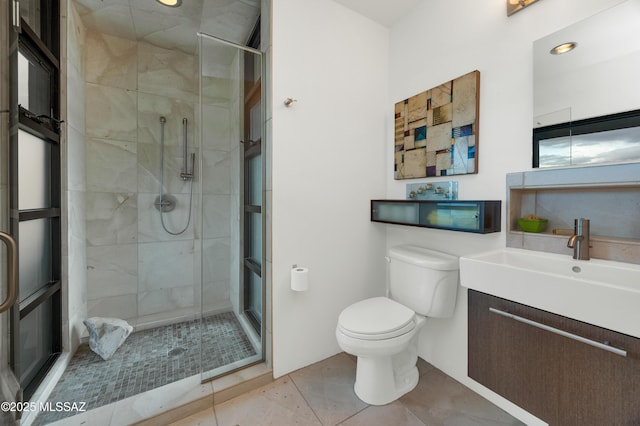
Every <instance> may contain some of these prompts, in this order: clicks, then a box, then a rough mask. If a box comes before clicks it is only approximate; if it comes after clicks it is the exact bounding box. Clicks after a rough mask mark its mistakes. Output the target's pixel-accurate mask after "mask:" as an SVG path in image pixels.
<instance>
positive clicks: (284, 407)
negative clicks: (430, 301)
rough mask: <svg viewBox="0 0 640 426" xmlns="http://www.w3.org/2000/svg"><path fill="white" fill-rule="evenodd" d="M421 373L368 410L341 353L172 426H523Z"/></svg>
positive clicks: (350, 362)
mask: <svg viewBox="0 0 640 426" xmlns="http://www.w3.org/2000/svg"><path fill="white" fill-rule="evenodd" d="M418 367H419V370H420V382H419V383H418V386H416V388H415V389H414V390H413V391H411V392H409V393H408V394H406V395H404V396H403V397H402V398H400V399H399V400H397V401H395V402H393V403H391V404H387V405H384V406H373V405H367V404H365V403H364V402H362V401H360V400H359V399H358V397H356V395H355V393H354V392H353V382H354V380H355V371H356V361H355V359H354V358H353V357H351V356H349V355H347V354H344V353H342V354H338V355H336V356H333V357H331V358H328V359H326V360H324V361H321V362H319V363H316V364H313V365H310V366H308V367H305V368H303V369H301V370H298V371H295V372H293V373H291V374H289V375H287V376H284V377H281V378H280V379H278V380H276V381H274V382H273V383H270V384H268V385H266V386H263V387H261V388H258V389H256V390H254V391H251V392H249V393H247V394H244V395H241V396H238V397H236V398H234V399H231V400H229V401H225V402H223V403H220V404H214V405H213V406H212V407H211V408H208V409H206V410H204V411H201V412H199V413H196V414H194V415H192V416H189V417H186V418H184V419H182V420H180V421H178V422H175V423H171V425H172V426H196V425H207V426H266V425H274V426H276V425H277V426H289V425H309V426H311V425H318V426H336V425H340V426H378V425H379V426H440V425H442V426H449V425H451V426H478V425H482V426H497V425H523V423H521V422H520V421H518V420H517V419H515V418H513V417H512V416H511V415H509V414H508V413H506V412H505V411H503V410H501V409H500V408H498V407H496V406H495V405H493V404H492V403H490V402H489V401H487V400H486V399H484V398H482V397H481V396H479V395H478V394H476V393H474V392H472V391H471V390H469V389H468V388H466V387H465V386H463V385H462V384H460V383H458V382H456V381H455V380H453V379H452V378H450V377H448V376H447V375H445V374H444V373H442V372H441V371H440V370H438V369H436V368H435V367H433V366H431V365H429V364H427V363H426V362H424V361H422V360H419V361H418ZM159 424H163V423H161V422H160V423H159Z"/></svg>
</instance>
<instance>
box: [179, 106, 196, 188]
mask: <svg viewBox="0 0 640 426" xmlns="http://www.w3.org/2000/svg"><path fill="white" fill-rule="evenodd" d="M187 123H188V122H187V118H186V117H185V118H183V119H182V171H181V172H180V177H181V178H182V180H184V181H187V180H191V179H193V168H194V165H195V161H196V153H195V152H192V153H191V171H190V172H189V169H188V166H187V157H188V156H189V155H188V153H187V148H188V147H187Z"/></svg>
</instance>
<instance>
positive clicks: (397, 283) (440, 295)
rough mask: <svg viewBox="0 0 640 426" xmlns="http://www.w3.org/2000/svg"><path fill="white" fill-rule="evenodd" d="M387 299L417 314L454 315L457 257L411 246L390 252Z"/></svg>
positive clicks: (456, 290)
mask: <svg viewBox="0 0 640 426" xmlns="http://www.w3.org/2000/svg"><path fill="white" fill-rule="evenodd" d="M389 259H390V262H389V270H390V276H389V292H390V294H389V297H390V298H391V299H393V300H395V301H397V302H399V303H402V304H403V305H405V306H407V307H409V308H411V309H413V311H415V312H416V313H417V314H420V315H424V316H428V317H436V318H445V317H449V316H451V315H453V309H454V307H455V304H456V293H457V292H458V265H459V259H458V256H454V255H451V254H448V253H442V252H439V251H436V250H431V249H427V248H424V247H418V246H413V245H402V246H397V247H392V248H391V249H389Z"/></svg>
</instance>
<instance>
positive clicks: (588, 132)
mask: <svg viewBox="0 0 640 426" xmlns="http://www.w3.org/2000/svg"><path fill="white" fill-rule="evenodd" d="M631 161H640V110H633V111H627V112H622V113H618V114H610V115H605V116H601V117H595V118H588V119H584V120H577V121H573V122H567V123H561V124H554V125H551V126H545V127H540V128H537V129H534V130H533V167H534V168H538V167H554V166H569V165H579V164H582V165H587V164H597V163H620V162H631Z"/></svg>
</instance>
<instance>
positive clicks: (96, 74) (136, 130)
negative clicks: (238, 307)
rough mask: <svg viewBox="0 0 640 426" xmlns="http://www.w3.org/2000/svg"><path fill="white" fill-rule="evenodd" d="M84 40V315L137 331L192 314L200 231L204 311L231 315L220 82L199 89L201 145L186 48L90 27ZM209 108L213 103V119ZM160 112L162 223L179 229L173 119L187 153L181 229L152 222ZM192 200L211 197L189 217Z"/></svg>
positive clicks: (193, 72) (195, 313) (227, 166)
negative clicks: (168, 201)
mask: <svg viewBox="0 0 640 426" xmlns="http://www.w3.org/2000/svg"><path fill="white" fill-rule="evenodd" d="M84 46H85V57H86V59H85V73H86V81H85V96H86V103H85V108H86V113H85V117H86V118H85V124H86V197H85V198H86V213H85V215H86V245H87V282H88V284H87V311H88V316H90V317H91V316H107V317H118V318H122V319H125V320H127V321H128V322H129V323H131V324H132V325H134V326H135V327H136V328H138V329H143V328H149V327H154V326H158V325H162V324H167V323H172V322H176V321H179V320H186V319H195V318H198V317H199V315H200V312H201V310H200V308H201V303H200V298H201V292H202V288H201V285H202V283H201V277H200V268H199V258H200V253H199V251H200V247H201V244H200V241H199V237H198V236H199V235H204V238H206V241H202V243H203V245H202V247H203V248H204V250H208V251H213V253H214V256H213V258H214V259H215V262H214V265H213V266H212V267H214V268H215V271H216V273H215V276H211V277H208V278H206V279H205V281H207V282H206V283H205V284H206V285H207V287H206V292H205V294H211V295H212V297H207V299H206V300H207V305H206V306H204V307H203V309H204V310H205V311H206V312H207V313H215V312H222V311H229V310H231V301H230V293H231V291H230V286H229V279H230V278H229V277H230V273H229V260H230V257H231V247H232V246H231V244H230V239H231V231H230V229H231V228H230V220H231V219H230V218H231V213H230V212H231V206H230V204H231V203H230V200H231V191H230V185H231V177H230V176H231V173H232V165H231V156H230V151H231V146H232V144H231V142H230V140H231V139H230V138H231V136H232V135H231V131H230V127H231V125H230V120H229V117H228V115H229V112H228V111H229V99H230V97H229V95H230V90H231V89H230V87H229V84H228V83H225V82H227V81H228V80H221V81H220V82H219V83H220V84H218V85H216V86H215V87H212V88H211V89H210V93H212V96H211V101H210V105H207V106H203V108H208V109H211V111H210V112H211V117H215V118H213V119H211V118H209V117H208V119H207V121H206V122H205V123H204V124H205V126H204V130H203V133H204V134H205V136H206V138H207V139H212V140H215V141H217V143H216V144H215V145H213V146H211V147H209V146H206V147H205V149H204V150H201V149H200V147H198V146H197V145H198V141H199V139H200V138H199V134H198V132H199V129H198V128H199V126H198V123H197V118H198V114H197V111H198V110H197V107H198V84H199V81H198V77H197V76H198V73H199V63H198V58H197V57H196V56H195V54H187V53H184V52H182V51H180V50H170V49H164V48H160V47H157V46H154V45H151V44H149V43H145V42H139V41H138V42H136V41H131V40H127V39H123V38H118V37H114V36H111V35H106V34H101V33H96V32H91V31H87V32H86V39H85V43H84ZM216 106H223V107H224V108H220V112H219V113H218V115H216V114H215V112H216V110H215V108H216ZM224 114H226V116H224ZM161 116H164V117H166V120H167V121H166V124H165V153H164V188H163V192H164V193H165V194H171V195H172V196H174V197H175V198H176V199H177V205H176V207H175V209H174V210H173V211H171V212H169V213H165V214H164V222H165V225H166V227H167V228H168V229H169V230H181V229H182V228H184V227H185V225H186V223H187V221H188V220H189V199H190V182H189V181H185V180H183V179H181V178H180V172H181V167H182V157H183V152H182V149H183V148H182V143H183V127H182V122H183V119H184V118H186V119H187V122H188V124H189V125H188V131H187V140H188V152H189V154H190V153H195V155H196V168H195V173H194V174H195V181H194V183H193V191H194V195H193V200H192V203H193V206H192V209H191V210H192V213H191V215H192V217H191V219H190V223H189V226H188V227H187V229H186V230H185V232H183V233H182V234H180V235H170V234H169V233H167V232H166V231H165V230H164V229H163V227H162V224H161V221H160V215H159V212H158V210H156V208H155V207H154V201H155V199H156V197H157V196H158V195H159V190H160V189H159V185H160V148H161V145H160V142H161V141H160V137H161V136H160V135H161V127H160V117H161ZM201 155H202V158H201ZM200 168H202V170H200ZM200 172H201V173H202V174H201V176H202V179H201V178H200ZM203 181H204V182H206V184H205V185H204V188H205V190H204V192H205V193H204V194H203V196H202V197H200V196H199V195H198V194H199V193H200V192H201V191H202V182H203ZM200 202H203V203H204V207H206V206H207V205H208V204H211V205H212V207H211V208H210V209H208V210H210V211H211V212H213V214H211V215H208V216H207V217H205V218H204V219H203V218H199V217H196V216H199V213H198V212H199V210H200V205H199V203H200ZM199 226H202V229H199ZM201 231H202V232H201ZM209 257H211V256H209Z"/></svg>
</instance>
